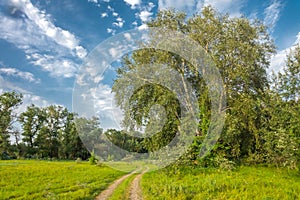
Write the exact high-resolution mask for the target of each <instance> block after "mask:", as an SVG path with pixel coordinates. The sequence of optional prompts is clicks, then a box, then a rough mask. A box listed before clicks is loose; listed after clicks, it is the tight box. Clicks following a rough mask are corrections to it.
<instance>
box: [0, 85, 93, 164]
mask: <svg viewBox="0 0 300 200" xmlns="http://www.w3.org/2000/svg"><path fill="white" fill-rule="evenodd" d="M21 103H22V94H20V93H16V92H14V91H13V92H4V93H3V94H1V95H0V123H1V125H0V156H1V158H2V159H9V158H36V159H45V158H49V159H76V158H82V159H87V158H88V157H89V155H90V153H89V152H88V151H87V149H86V148H85V147H84V145H83V143H82V141H81V139H80V136H79V132H78V127H76V124H75V120H83V119H80V118H77V119H75V114H74V113H72V112H69V111H68V109H67V108H64V107H62V106H57V105H50V106H48V107H44V108H41V107H37V106H35V105H33V104H32V105H30V106H28V107H27V109H26V110H25V111H24V112H22V113H20V114H17V112H16V109H17V108H18V106H19V105H20V104H21Z"/></svg>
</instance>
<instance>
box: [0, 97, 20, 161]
mask: <svg viewBox="0 0 300 200" xmlns="http://www.w3.org/2000/svg"><path fill="white" fill-rule="evenodd" d="M21 103H22V95H21V94H18V93H16V92H4V93H2V94H1V95H0V159H9V158H10V154H11V152H9V151H10V142H9V137H10V135H12V134H13V133H14V130H13V123H14V122H15V121H16V113H15V109H16V108H17V107H18V106H19V105H20V104H21Z"/></svg>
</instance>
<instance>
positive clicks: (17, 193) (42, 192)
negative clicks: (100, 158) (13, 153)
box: [0, 160, 125, 199]
mask: <svg viewBox="0 0 300 200" xmlns="http://www.w3.org/2000/svg"><path fill="white" fill-rule="evenodd" d="M124 174H125V173H124V172H120V171H117V170H114V169H112V168H109V167H105V166H102V167H99V166H95V165H90V164H88V163H86V162H82V163H78V164H77V163H75V162H74V161H73V162H71V161H70V162H60V161H59V162H53V161H25V160H24V161H23V160H21V161H19V160H18V161H0V196H1V199H93V198H94V197H95V196H96V195H97V194H99V193H100V192H101V191H102V190H104V189H105V188H106V187H107V186H108V185H109V184H110V183H112V182H113V181H114V180H115V179H117V178H118V177H120V176H122V175H124Z"/></svg>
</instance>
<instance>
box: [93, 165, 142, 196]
mask: <svg viewBox="0 0 300 200" xmlns="http://www.w3.org/2000/svg"><path fill="white" fill-rule="evenodd" d="M136 172H137V170H136V171H133V172H131V173H130V174H126V175H125V176H122V177H121V178H119V179H118V180H116V181H115V182H114V183H113V184H111V185H110V186H109V187H108V188H107V189H106V190H103V191H102V192H101V193H100V194H99V195H98V196H97V197H96V198H95V200H106V199H109V197H110V196H111V195H112V194H113V192H114V190H115V189H116V188H117V187H118V185H120V184H121V183H122V182H123V181H124V180H125V179H126V178H128V177H129V176H130V175H131V174H134V173H136Z"/></svg>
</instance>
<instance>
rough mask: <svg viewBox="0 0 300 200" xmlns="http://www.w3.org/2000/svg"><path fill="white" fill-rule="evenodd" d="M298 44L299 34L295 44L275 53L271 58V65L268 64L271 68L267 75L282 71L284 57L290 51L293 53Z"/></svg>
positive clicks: (299, 42) (299, 40)
mask: <svg viewBox="0 0 300 200" xmlns="http://www.w3.org/2000/svg"><path fill="white" fill-rule="evenodd" d="M299 44H300V32H299V33H298V34H297V36H296V40H295V42H294V43H293V44H292V45H291V46H290V47H288V48H286V49H283V50H281V51H279V52H277V54H276V55H274V56H273V57H272V58H271V64H270V65H271V66H270V69H269V70H268V74H271V73H272V71H274V72H275V73H278V72H280V71H282V70H283V66H284V65H285V61H286V56H287V55H288V54H289V53H290V52H291V51H293V50H294V49H295V47H296V46H297V45H299Z"/></svg>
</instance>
